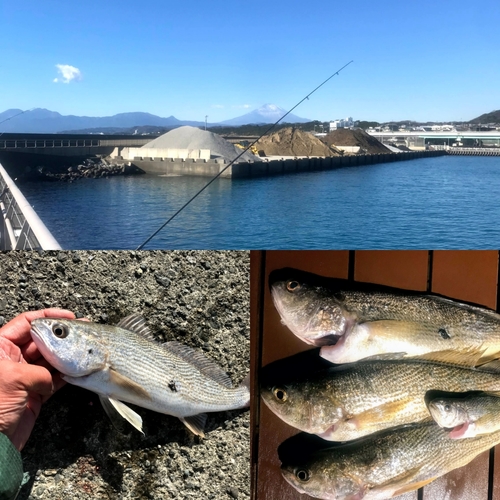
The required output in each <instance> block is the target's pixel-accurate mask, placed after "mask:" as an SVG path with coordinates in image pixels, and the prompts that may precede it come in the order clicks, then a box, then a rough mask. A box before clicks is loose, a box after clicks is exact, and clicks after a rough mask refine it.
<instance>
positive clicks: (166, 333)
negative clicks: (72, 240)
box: [0, 251, 250, 500]
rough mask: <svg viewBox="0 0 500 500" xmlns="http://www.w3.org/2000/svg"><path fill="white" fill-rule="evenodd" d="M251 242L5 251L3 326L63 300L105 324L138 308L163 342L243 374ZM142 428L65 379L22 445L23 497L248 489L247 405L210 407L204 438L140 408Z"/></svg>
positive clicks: (0, 270)
mask: <svg viewBox="0 0 500 500" xmlns="http://www.w3.org/2000/svg"><path fill="white" fill-rule="evenodd" d="M249 260H250V259H249V254H248V252H204V251H197V252H194V251H192V252H104V251H98V252H83V251H74V252H46V253H36V252H34V253H29V252H10V253H4V254H0V275H1V280H0V283H1V284H0V288H1V293H0V297H1V298H0V324H3V323H5V322H7V321H9V320H10V319H12V318H13V317H15V316H16V315H17V314H19V313H21V312H23V311H26V310H35V309H41V308H44V307H63V308H67V309H70V310H72V311H74V312H75V313H76V314H77V316H84V317H87V318H89V319H90V320H92V321H95V322H99V323H110V324H114V323H117V322H118V321H119V320H120V318H122V317H124V316H126V315H128V314H130V313H132V312H139V313H141V314H142V315H143V316H144V317H145V318H146V321H147V323H148V324H149V326H150V328H151V330H152V332H154V334H155V337H156V338H157V339H158V340H160V341H165V340H174V339H175V340H179V341H181V342H183V343H185V344H188V345H190V346H192V347H194V348H196V349H199V350H201V351H203V352H204V353H205V355H206V356H207V357H209V358H211V359H213V360H214V361H215V362H216V363H217V364H218V365H219V366H221V367H222V368H223V369H224V370H225V371H226V372H227V373H228V374H229V376H230V377H231V378H232V380H233V383H234V384H239V383H240V381H241V380H242V379H243V378H244V377H245V375H246V374H247V372H248V370H249V337H250V331H249ZM134 409H136V410H137V412H138V413H140V414H141V416H142V417H143V420H144V432H145V436H142V435H141V434H140V433H139V432H137V431H136V430H135V429H133V428H132V427H131V426H129V425H128V424H126V430H125V434H120V433H119V432H118V431H116V430H115V428H114V427H113V426H112V424H111V422H110V421H109V419H108V418H107V416H106V414H105V413H104V411H103V409H102V407H101V405H100V403H99V399H98V397H97V395H95V394H93V393H91V392H88V391H86V390H84V389H81V388H79V387H75V386H71V385H66V386H65V387H64V388H63V389H61V390H60V391H59V392H58V393H57V394H55V395H54V396H53V397H52V398H51V399H50V400H49V401H48V402H47V403H46V404H45V405H44V406H43V408H42V413H41V415H40V417H39V419H38V421H37V424H36V426H35V429H34V431H33V434H32V435H31V438H30V440H29V442H28V444H27V446H26V447H25V448H24V450H23V452H22V456H23V465H24V470H25V471H27V472H28V473H29V475H30V480H29V482H28V483H27V484H26V485H25V486H24V487H23V489H22V490H21V494H20V496H19V499H21V500H25V499H44V498H46V499H49V498H50V499H54V500H57V499H68V498H70V499H83V498H85V499H87V498H97V499H101V498H106V499H108V498H109V499H115V498H117V499H118V498H119V499H134V500H135V499H150V498H153V499H157V498H158V499H159V498H175V499H181V498H182V499H184V498H196V499H199V498H206V499H224V498H228V499H231V498H238V499H244V498H249V497H250V460H249V453H250V452H249V449H250V436H249V412H248V411H246V410H236V411H231V412H220V413H210V414H209V418H208V422H207V428H206V436H205V438H204V439H200V438H198V437H196V436H194V435H193V434H192V433H190V431H189V430H187V429H186V428H185V427H184V425H183V424H182V423H181V422H180V421H179V420H178V419H176V418H174V417H171V416H168V415H162V414H159V413H155V412H152V411H149V410H145V409H142V408H137V407H134Z"/></svg>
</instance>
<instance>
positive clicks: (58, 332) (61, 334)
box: [52, 323, 69, 339]
mask: <svg viewBox="0 0 500 500" xmlns="http://www.w3.org/2000/svg"><path fill="white" fill-rule="evenodd" d="M52 333H53V334H54V335H55V336H56V337H57V338H58V339H65V338H66V337H67V336H68V333H69V332H68V328H67V327H66V326H64V325H61V324H60V323H56V324H55V325H54V326H53V327H52Z"/></svg>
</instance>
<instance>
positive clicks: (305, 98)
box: [136, 61, 353, 250]
mask: <svg viewBox="0 0 500 500" xmlns="http://www.w3.org/2000/svg"><path fill="white" fill-rule="evenodd" d="M352 62H353V61H349V62H348V63H347V64H344V66H342V67H341V68H340V69H338V70H337V71H335V73H333V74H332V75H331V76H329V77H328V78H327V79H326V80H325V81H324V82H322V83H320V84H319V85H318V86H317V87H316V88H315V89H314V90H313V91H311V92H309V94H307V95H306V96H305V97H304V98H303V99H301V100H300V101H299V102H298V103H297V104H296V105H295V106H293V108H290V109H289V110H288V111H287V112H286V113H285V114H284V115H283V116H282V117H281V118H280V119H279V120H278V121H276V122H275V123H273V124H272V125H271V126H270V127H269V128H268V129H267V130H266V131H265V132H263V133H262V134H261V135H260V136H259V137H258V138H257V139H255V140H254V141H253V142H252V143H251V144H249V145H248V146H247V147H246V148H245V149H244V150H243V151H242V152H241V153H240V154H239V155H238V156H237V157H236V158H235V159H234V160H231V161H230V162H229V163H228V164H227V165H226V166H225V167H224V168H223V169H222V170H221V171H220V172H219V173H218V174H217V175H214V177H212V178H211V179H210V180H209V181H208V182H207V183H206V184H205V185H204V186H203V187H202V188H201V189H200V190H199V191H198V192H197V193H196V194H195V195H194V196H192V197H191V198H190V199H189V200H188V201H187V202H186V203H184V205H182V207H181V208H179V210H177V212H175V213H174V214H173V215H172V216H171V217H170V218H169V219H167V221H166V222H164V223H163V224H162V225H161V226H160V227H159V228H158V229H157V230H156V231H155V232H154V233H153V234H152V235H151V236H150V237H149V238H147V239H146V240H145V241H144V243H141V244H140V245H139V246H138V247H137V248H136V250H141V249H142V248H144V246H145V245H147V244H148V243H149V242H150V241H151V240H152V239H153V238H154V237H155V236H156V235H157V234H158V233H159V232H160V231H161V230H162V229H163V228H164V227H165V226H166V225H167V224H168V223H169V222H171V221H172V220H173V219H175V217H177V215H179V214H180V213H181V212H182V211H183V210H184V209H185V208H186V207H187V206H188V205H189V204H190V203H191V202H192V201H194V200H195V199H196V198H197V197H198V196H199V195H200V194H201V193H202V192H203V191H205V189H207V187H208V186H210V184H212V182H214V181H215V180H216V179H218V178H219V177H220V176H221V175H222V174H223V173H224V172H225V171H226V170H227V169H228V168H229V167H230V166H231V165H233V164H234V163H236V161H238V160H239V159H240V158H241V157H242V156H243V155H244V154H245V153H246V152H247V151H248V150H249V149H250V148H251V147H252V146H254V145H255V143H257V142H258V141H260V139H262V137H264V136H265V135H267V134H268V133H269V132H271V130H272V129H273V128H274V127H276V125H278V123H279V122H280V121H282V120H283V118H285V117H286V116H287V115H289V114H290V113H291V112H292V111H293V110H294V109H295V108H297V107H298V106H300V105H301V104H302V103H303V102H304V101H306V100H308V99H309V97H310V96H311V95H313V94H314V92H316V91H317V90H318V89H320V88H321V87H322V86H323V85H325V83H327V82H328V81H330V80H331V79H332V78H333V77H334V76H336V75H338V74H339V73H340V72H341V71H342V70H343V69H344V68H346V67H347V66H349V64H351V63H352Z"/></svg>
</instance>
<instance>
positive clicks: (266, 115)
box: [219, 104, 311, 126]
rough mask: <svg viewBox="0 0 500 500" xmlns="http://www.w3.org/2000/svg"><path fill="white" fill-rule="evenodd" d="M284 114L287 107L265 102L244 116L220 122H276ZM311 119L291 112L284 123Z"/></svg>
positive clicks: (226, 123) (246, 123)
mask: <svg viewBox="0 0 500 500" xmlns="http://www.w3.org/2000/svg"><path fill="white" fill-rule="evenodd" d="M284 114H286V109H283V108H280V107H279V106H276V104H264V106H261V107H260V108H257V109H255V110H254V111H251V112H250V113H247V114H245V115H242V116H238V117H236V118H232V119H231V120H226V121H223V122H220V123H219V125H236V126H238V125H248V124H253V123H274V122H276V121H278V120H279V119H280V118H281V117H282V116H283V115H284ZM310 121H311V120H309V119H307V118H301V117H300V116H297V115H292V114H289V115H287V117H286V118H285V119H284V120H283V122H284V123H305V122H310Z"/></svg>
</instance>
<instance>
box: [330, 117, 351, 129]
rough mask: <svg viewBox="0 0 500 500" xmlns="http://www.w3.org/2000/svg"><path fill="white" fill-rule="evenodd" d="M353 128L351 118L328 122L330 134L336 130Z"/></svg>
mask: <svg viewBox="0 0 500 500" xmlns="http://www.w3.org/2000/svg"><path fill="white" fill-rule="evenodd" d="M352 127H354V121H353V119H352V117H350V116H349V117H348V118H345V119H343V120H334V121H331V122H330V132H332V131H333V130H337V129H338V128H352Z"/></svg>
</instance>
